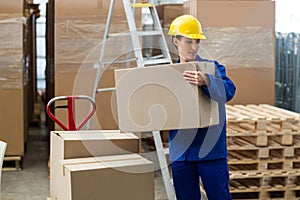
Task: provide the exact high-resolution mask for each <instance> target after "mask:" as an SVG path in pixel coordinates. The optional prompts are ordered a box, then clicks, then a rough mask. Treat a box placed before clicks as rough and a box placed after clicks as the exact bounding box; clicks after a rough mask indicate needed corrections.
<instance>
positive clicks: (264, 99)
mask: <svg viewBox="0 0 300 200" xmlns="http://www.w3.org/2000/svg"><path fill="white" fill-rule="evenodd" d="M227 76H228V77H230V79H231V80H232V81H233V82H234V83H235V85H236V88H237V89H236V94H235V96H234V98H233V99H232V100H231V101H230V102H229V104H232V105H233V104H270V105H274V101H275V93H274V92H275V68H274V67H273V66H271V67H229V68H227Z"/></svg>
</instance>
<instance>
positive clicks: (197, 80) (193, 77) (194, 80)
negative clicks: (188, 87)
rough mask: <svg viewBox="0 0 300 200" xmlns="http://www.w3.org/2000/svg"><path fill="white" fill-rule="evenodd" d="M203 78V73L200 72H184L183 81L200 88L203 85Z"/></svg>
mask: <svg viewBox="0 0 300 200" xmlns="http://www.w3.org/2000/svg"><path fill="white" fill-rule="evenodd" d="M203 76H205V75H204V74H203V72H201V71H184V72H183V77H184V79H185V80H187V81H188V82H189V83H191V84H194V85H198V86H202V85H205V79H204V78H203Z"/></svg>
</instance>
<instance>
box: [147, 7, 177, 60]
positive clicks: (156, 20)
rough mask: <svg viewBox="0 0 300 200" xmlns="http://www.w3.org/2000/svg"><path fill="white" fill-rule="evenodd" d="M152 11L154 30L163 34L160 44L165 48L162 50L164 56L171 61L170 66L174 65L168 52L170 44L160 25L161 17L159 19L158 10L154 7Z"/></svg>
mask: <svg viewBox="0 0 300 200" xmlns="http://www.w3.org/2000/svg"><path fill="white" fill-rule="evenodd" d="M150 9H152V12H151V14H152V18H153V26H154V30H157V31H159V32H160V33H161V37H159V43H160V47H163V49H161V51H162V54H163V55H164V57H165V58H166V59H168V60H170V64H172V58H171V56H170V52H169V50H168V44H167V41H166V38H165V36H164V31H163V28H162V26H161V24H160V20H159V17H158V13H157V10H156V8H155V6H154V5H153V7H152V8H150Z"/></svg>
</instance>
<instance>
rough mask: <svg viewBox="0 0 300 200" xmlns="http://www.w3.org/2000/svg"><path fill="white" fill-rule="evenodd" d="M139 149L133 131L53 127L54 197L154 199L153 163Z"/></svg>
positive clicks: (52, 174) (60, 198)
mask: <svg viewBox="0 0 300 200" xmlns="http://www.w3.org/2000/svg"><path fill="white" fill-rule="evenodd" d="M138 152H139V139H138V137H136V136H135V135H134V134H132V133H120V132H119V131H109V130H107V131H71V132H70V131H67V132H66V131H52V132H51V152H50V163H51V169H50V195H51V198H52V199H57V200H68V199H70V200H71V199H78V200H79V199H128V200H129V199H135V198H134V197H135V195H137V196H138V199H149V200H150V199H154V173H153V164H152V162H150V161H148V160H146V159H145V158H143V157H141V156H140V155H138V154H137V153H138ZM121 197H122V198H121Z"/></svg>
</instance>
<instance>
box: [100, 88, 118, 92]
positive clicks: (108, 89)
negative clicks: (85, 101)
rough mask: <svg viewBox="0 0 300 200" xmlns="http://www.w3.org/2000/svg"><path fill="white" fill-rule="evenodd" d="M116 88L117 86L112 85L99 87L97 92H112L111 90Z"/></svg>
mask: <svg viewBox="0 0 300 200" xmlns="http://www.w3.org/2000/svg"><path fill="white" fill-rule="evenodd" d="M115 90H116V88H115V87H111V88H99V89H97V91H96V92H97V93H99V92H110V91H115Z"/></svg>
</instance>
